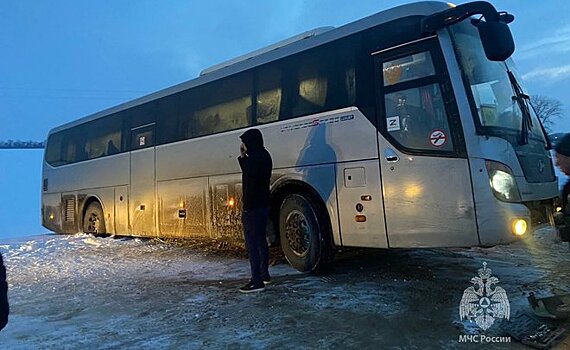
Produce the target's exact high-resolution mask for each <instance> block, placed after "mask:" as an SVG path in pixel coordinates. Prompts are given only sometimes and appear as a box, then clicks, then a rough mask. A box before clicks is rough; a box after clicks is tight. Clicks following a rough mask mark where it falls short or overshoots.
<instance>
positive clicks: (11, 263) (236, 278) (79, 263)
mask: <svg viewBox="0 0 570 350" xmlns="http://www.w3.org/2000/svg"><path fill="white" fill-rule="evenodd" d="M217 248H220V249H221V252H217V253H214V251H215V250H217ZM0 252H2V254H3V255H4V258H5V263H6V265H7V271H8V279H9V281H8V282H9V297H10V302H11V307H12V313H11V317H10V323H9V324H8V326H7V327H6V328H5V329H4V330H3V331H2V332H0V348H2V349H203V348H213V349H218V348H229V349H249V348H253V349H255V348H271V349H314V348H317V349H330V348H332V349H356V348H358V349H384V348H396V349H408V348H412V349H426V348H434V349H439V348H451V349H462V348H465V347H466V346H467V345H466V344H462V343H459V342H458V338H459V335H461V334H469V333H472V330H473V328H474V327H473V326H472V325H471V324H470V323H469V322H466V321H460V318H459V303H460V300H461V297H462V295H463V291H464V290H465V288H467V287H469V286H471V283H470V282H469V281H470V279H471V278H472V277H475V276H477V270H478V269H479V268H481V267H482V262H483V261H486V262H487V263H488V267H489V268H491V269H492V270H493V275H494V276H496V277H497V278H499V280H500V282H499V285H500V286H501V287H503V288H504V289H505V290H506V292H507V295H508V297H509V300H510V303H511V304H510V305H511V314H514V313H515V312H530V308H529V306H528V303H527V302H526V294H527V293H528V292H530V291H536V292H539V293H542V294H548V293H551V292H559V291H563V292H570V252H569V250H568V245H566V244H561V243H559V242H557V240H556V237H555V233H554V232H553V230H551V229H550V228H543V229H540V230H538V231H537V232H535V235H534V236H533V237H530V238H528V239H526V240H524V241H520V242H517V243H515V244H511V245H508V246H497V247H493V248H487V249H484V248H472V249H416V250H401V249H398V250H349V251H344V252H342V253H340V254H338V256H337V259H336V260H335V263H334V265H333V266H332V267H331V268H330V269H328V270H327V271H325V272H322V273H319V274H301V273H299V272H296V271H295V270H293V269H292V268H290V267H289V266H288V265H287V264H285V263H283V262H282V260H281V259H280V257H279V256H278V254H275V252H272V253H273V254H272V256H273V260H274V262H275V265H274V266H272V267H271V270H270V271H271V273H272V275H273V279H274V283H273V284H272V285H270V286H269V287H268V288H267V290H266V291H265V292H262V293H257V294H253V295H250V294H249V295H245V294H241V293H239V292H238V288H239V287H240V286H241V285H242V284H243V283H244V282H245V281H246V280H247V278H248V266H249V265H248V262H247V260H246V258H245V255H244V253H243V250H241V249H235V248H232V247H228V246H226V245H225V244H223V243H220V244H214V245H204V244H201V243H197V242H175V241H168V242H164V241H158V240H141V239H129V238H120V239H115V238H96V237H92V236H88V235H84V234H77V235H69V236H65V235H61V236H56V235H43V236H36V237H26V238H23V239H12V240H4V241H2V242H0ZM562 325H563V326H565V327H566V328H567V329H570V324H568V323H566V324H562ZM485 334H488V335H500V334H501V331H500V328H499V326H498V325H497V326H493V327H491V328H490V329H489V330H488V331H487V332H485ZM471 346H474V348H479V346H480V344H471ZM467 347H468V346H467ZM486 347H490V348H525V347H524V346H523V345H521V344H519V343H516V342H514V340H513V343H510V344H486ZM558 348H559V349H565V348H570V342H568V340H567V341H566V342H565V343H563V344H561V345H559V346H558Z"/></svg>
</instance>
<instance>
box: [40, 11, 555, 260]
mask: <svg viewBox="0 0 570 350" xmlns="http://www.w3.org/2000/svg"><path fill="white" fill-rule="evenodd" d="M474 15H477V17H474ZM481 17H482V18H483V19H484V20H481V19H476V18H481ZM512 20H513V17H512V16H511V15H509V14H507V13H504V12H500V13H498V12H497V11H496V10H495V8H494V7H493V6H492V5H490V4H488V3H484V2H474V3H468V4H464V5H460V6H457V7H452V6H451V5H448V4H446V3H439V2H420V3H415V4H409V5H403V6H399V7H396V8H393V9H390V10H387V11H383V12H380V13H377V14H375V15H372V16H370V17H366V18H363V19H361V20H358V21H356V22H353V23H350V24H347V25H344V26H342V27H338V28H329V27H326V28H319V29H316V30H313V31H310V32H306V33H303V34H301V35H299V36H297V37H294V38H291V39H288V40H285V41H283V42H279V43H277V44H275V45H272V46H270V47H267V48H264V49H261V50H258V51H256V52H253V53H251V54H248V55H244V56H241V57H238V58H236V59H234V60H231V61H228V62H225V63H222V64H219V65H216V66H214V67H212V68H209V69H207V70H205V71H203V72H202V73H201V74H200V76H199V77H197V78H196V79H193V80H190V81H188V82H185V83H182V84H180V85H176V86H173V87H171V88H168V89H165V90H162V91H159V92H156V93H153V94H151V95H148V96H145V97H142V98H139V99H136V100H133V101H130V102H128V103H125V104H122V105H119V106H116V107H113V108H110V109H108V110H105V111H102V112H99V113H95V114H93V115H90V116H87V117H85V118H82V119H79V120H76V121H74V122H71V123H68V124H65V125H62V126H59V127H56V128H54V129H53V130H51V131H50V133H49V136H48V142H47V147H46V152H45V159H44V162H43V189H42V220H43V221H42V222H43V225H44V226H45V227H46V228H48V229H50V230H52V231H54V232H58V233H76V232H81V231H82V232H91V233H106V234H112V235H130V236H139V237H180V238H185V237H186V238H189V237H192V238H196V237H202V238H204V239H221V240H225V241H233V242H238V241H242V239H243V237H242V231H241V221H240V215H241V214H240V211H241V198H240V197H241V192H242V189H241V183H240V182H241V172H240V168H239V165H238V162H237V160H236V157H237V155H238V154H239V142H240V141H239V135H241V134H242V133H243V132H244V131H245V130H247V129H248V128H250V127H256V128H259V129H260V130H261V132H262V133H263V136H264V139H265V146H266V148H267V149H268V150H269V152H270V153H271V155H272V157H273V164H274V169H273V174H272V179H271V193H272V202H271V211H270V212H271V222H270V225H269V226H270V227H269V230H268V232H269V233H268V236H269V240H270V242H271V243H273V244H280V245H281V247H282V248H283V251H284V253H285V256H286V257H287V259H288V261H289V262H290V263H291V264H292V265H293V266H294V267H295V268H297V269H299V270H301V271H310V270H313V269H315V268H316V267H317V266H318V265H319V264H320V263H322V262H324V261H328V260H330V259H331V257H332V256H333V252H334V248H335V247H342V246H350V247H374V248H394V247H459V246H463V247H464V246H480V245H482V246H490V245H495V244H499V243H506V242H511V241H513V240H515V239H517V237H518V236H519V235H523V234H525V232H528V231H529V229H530V225H531V212H541V213H542V214H543V216H548V214H549V213H551V208H552V201H553V198H554V197H556V196H557V195H558V189H557V181H556V176H555V174H554V169H553V164H552V160H551V157H550V154H549V152H548V149H549V147H550V145H549V142H548V140H547V139H546V136H545V133H544V130H543V128H542V126H541V123H540V121H539V120H538V119H537V117H536V115H535V113H534V112H533V110H532V108H530V107H529V104H528V97H527V96H526V95H524V90H523V89H522V88H521V85H520V84H521V81H520V79H519V76H518V74H517V71H516V68H515V66H514V64H513V62H512V61H511V59H510V58H509V57H510V55H511V54H512V52H513V51H514V44H513V41H512V37H511V34H510V31H509V29H508V26H507V23H508V22H510V21H512Z"/></svg>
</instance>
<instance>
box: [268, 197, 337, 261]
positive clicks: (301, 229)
mask: <svg viewBox="0 0 570 350" xmlns="http://www.w3.org/2000/svg"><path fill="white" fill-rule="evenodd" d="M323 220H324V219H323V218H322V216H320V215H319V210H318V208H317V207H316V205H315V203H314V201H312V200H311V199H310V198H309V197H308V196H305V195H302V194H297V193H296V194H290V195H288V196H286V197H285V198H284V199H283V202H282V204H281V208H280V210H279V236H280V240H281V248H282V249H283V253H284V254H285V258H287V261H289V264H291V266H293V267H294V268H295V269H297V270H299V271H301V272H310V271H314V270H315V269H316V268H317V267H318V265H319V263H320V262H321V258H322V255H323V253H324V252H323V248H324V247H323V246H322V245H321V241H322V239H321V238H322V237H321V235H322V234H323V232H324V231H325V230H323V229H324V228H325V227H326V225H325V223H324V222H323Z"/></svg>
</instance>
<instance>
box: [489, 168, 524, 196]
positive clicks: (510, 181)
mask: <svg viewBox="0 0 570 350" xmlns="http://www.w3.org/2000/svg"><path fill="white" fill-rule="evenodd" d="M485 163H486V165H487V172H488V174H489V184H490V185H491V188H492V189H493V194H494V195H495V197H497V198H498V199H499V200H502V201H505V202H520V201H521V196H520V194H519V189H518V187H517V182H516V180H515V177H514V176H513V173H512V171H511V169H509V167H507V166H506V165H504V164H501V163H498V162H493V161H490V160H487V161H486V162H485Z"/></svg>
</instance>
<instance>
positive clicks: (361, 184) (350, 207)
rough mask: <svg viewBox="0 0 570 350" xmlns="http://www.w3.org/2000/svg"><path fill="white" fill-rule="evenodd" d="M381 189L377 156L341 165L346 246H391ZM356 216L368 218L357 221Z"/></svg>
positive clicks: (339, 178) (341, 217)
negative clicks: (388, 238)
mask: <svg viewBox="0 0 570 350" xmlns="http://www.w3.org/2000/svg"><path fill="white" fill-rule="evenodd" d="M381 188H382V186H381V178H380V168H379V163H378V160H377V159H373V160H368V161H361V162H350V163H342V164H339V165H338V170H337V189H338V190H337V191H338V206H339V210H338V211H339V222H340V226H341V232H342V243H343V245H345V246H354V247H372V248H388V240H387V238H386V224H385V222H384V207H383V198H382V192H381V191H380V189H381ZM357 215H360V216H364V217H365V221H363V222H359V221H357V220H356V216H357Z"/></svg>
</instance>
